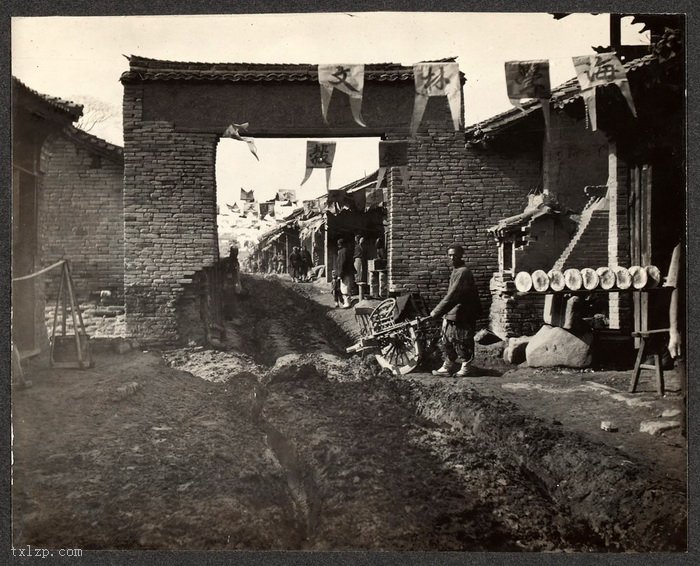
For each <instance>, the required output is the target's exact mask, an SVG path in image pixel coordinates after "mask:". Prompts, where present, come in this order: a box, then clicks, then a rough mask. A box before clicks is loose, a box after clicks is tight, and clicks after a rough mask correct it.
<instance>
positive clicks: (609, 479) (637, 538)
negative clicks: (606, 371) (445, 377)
mask: <svg viewBox="0 0 700 566" xmlns="http://www.w3.org/2000/svg"><path fill="white" fill-rule="evenodd" d="M394 383H395V385H396V386H397V387H398V389H399V390H402V391H405V392H406V394H407V395H408V396H410V398H411V399H412V403H413V405H414V407H415V410H416V412H417V413H418V414H419V415H421V416H423V417H425V418H428V419H430V420H432V421H434V422H437V423H444V424H447V425H449V426H450V427H452V428H453V429H454V430H456V431H460V432H461V433H462V435H463V436H464V437H465V438H470V439H471V441H472V442H473V443H474V444H475V447H476V448H477V450H479V451H482V452H484V453H490V454H492V455H493V457H494V458H499V459H505V460H507V461H509V462H510V463H512V464H513V465H515V466H517V467H518V468H519V469H520V473H521V474H522V477H524V478H528V479H529V481H531V482H532V484H533V485H537V486H539V489H540V490H541V492H542V494H543V495H545V496H546V497H548V498H549V499H551V501H552V504H553V505H554V507H555V508H556V509H557V514H558V519H557V524H558V528H559V529H560V530H561V531H562V533H563V534H565V535H566V533H567V532H568V533H569V535H571V534H572V533H571V531H572V529H573V531H574V532H575V536H576V538H578V539H582V540H587V541H588V542H589V543H590V544H591V547H592V548H599V549H605V550H612V551H637V552H641V551H655V550H656V551H658V550H684V549H685V548H686V544H687V537H686V527H687V514H686V513H685V509H686V492H685V487H684V486H683V485H682V484H681V483H679V482H675V481H673V480H669V479H668V478H660V477H659V478H658V479H656V474H655V472H654V470H651V469H649V467H647V466H645V465H643V464H642V463H640V462H637V461H635V460H633V459H632V458H630V457H629V456H627V455H626V454H623V453H622V452H619V451H617V450H615V449H614V448H612V447H608V446H606V445H602V444H598V443H594V442H591V441H590V440H587V439H586V438H584V437H583V436H581V435H579V434H576V433H574V432H570V431H565V430H562V429H561V428H560V427H558V426H557V425H556V424H552V423H546V422H544V421H542V420H540V419H536V418H533V417H528V416H525V415H523V414H521V413H520V412H519V411H518V410H517V409H516V408H515V406H513V405H512V404H511V403H508V402H505V401H502V400H499V399H495V398H493V397H484V396H481V395H479V394H478V393H477V392H476V391H474V390H473V389H469V388H468V386H464V384H460V383H459V382H455V383H454V385H453V387H445V386H444V384H437V383H434V382H433V383H430V382H425V381H421V380H417V379H414V380H395V381H394Z"/></svg>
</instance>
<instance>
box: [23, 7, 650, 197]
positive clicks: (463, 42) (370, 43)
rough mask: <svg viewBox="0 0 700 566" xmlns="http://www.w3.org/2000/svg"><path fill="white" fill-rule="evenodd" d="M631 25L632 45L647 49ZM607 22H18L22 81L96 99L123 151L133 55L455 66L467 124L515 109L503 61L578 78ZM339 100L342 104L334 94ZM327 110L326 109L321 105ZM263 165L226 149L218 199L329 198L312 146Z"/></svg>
mask: <svg viewBox="0 0 700 566" xmlns="http://www.w3.org/2000/svg"><path fill="white" fill-rule="evenodd" d="M630 21H631V18H629V17H626V18H623V20H622V40H623V43H625V44H633V45H635V44H643V43H648V41H649V38H648V35H647V34H646V33H644V34H640V33H639V29H640V27H641V26H632V25H631V23H630ZM608 26H609V24H608V17H607V15H597V16H594V15H591V14H574V15H571V16H569V17H567V18H564V19H563V20H554V18H553V17H552V16H551V15H550V14H544V13H507V14H506V13H501V14H499V13H476V12H473V13H470V12H459V13H458V12H451V13H428V12H357V13H318V14H264V15H260V14H258V15H252V14H251V15H221V14H218V15H215V16H201V15H199V16H121V17H119V16H110V17H94V16H90V17H31V18H13V19H12V73H13V75H14V76H16V77H17V78H19V79H20V80H21V81H22V82H24V83H25V84H26V85H27V86H29V87H30V88H33V89H35V90H37V91H39V92H41V93H44V94H48V95H51V96H58V97H61V98H65V99H68V100H71V99H74V98H76V97H90V98H93V99H97V100H100V101H102V102H104V103H105V104H106V105H108V106H109V107H111V108H113V109H114V110H115V117H114V118H113V119H110V120H109V121H107V122H105V123H102V124H99V125H98V126H96V127H95V128H94V129H93V130H92V131H91V133H92V134H94V135H97V136H100V137H102V138H104V139H106V140H107V141H110V142H112V143H115V144H118V145H122V143H123V137H122V126H121V105H122V95H123V90H122V85H121V83H120V82H119V77H120V75H121V74H122V73H123V72H124V71H126V70H128V61H127V59H126V58H125V57H124V55H132V54H133V55H140V56H143V57H151V58H155V59H167V60H175V61H201V62H250V63H313V64H317V63H338V62H342V63H387V62H392V63H401V64H404V65H411V64H413V63H415V62H417V61H429V60H436V59H443V58H445V57H457V62H458V63H459V66H460V70H461V71H462V72H463V73H464V74H465V75H466V79H467V82H466V84H465V86H464V96H465V124H467V125H469V124H474V123H476V122H479V121H481V120H484V119H486V118H489V117H490V116H493V115H494V114H498V113H499V112H503V111H505V110H508V109H509V108H512V106H511V105H510V102H509V101H508V98H507V96H506V85H505V73H504V68H503V64H504V62H506V61H511V60H518V59H520V60H527V59H549V61H550V74H551V82H552V85H553V86H554V85H557V84H560V83H562V82H564V81H566V80H568V79H570V78H572V77H573V76H575V75H574V68H573V64H572V62H571V57H573V56H576V55H585V54H590V53H593V50H592V46H598V45H608V44H609V27H608ZM335 96H339V94H336V95H335ZM319 111H320V100H319ZM377 141H378V140H377V139H376V138H357V139H339V140H337V142H338V146H337V150H336V157H335V162H334V166H333V172H332V178H331V185H332V186H333V187H339V186H342V185H344V184H347V183H349V182H351V181H353V180H355V179H357V178H359V177H361V176H363V175H364V174H365V173H371V172H372V171H374V170H375V169H376V168H377V161H378V160H377ZM256 145H257V148H258V154H259V156H260V161H259V162H258V161H256V160H255V158H254V157H253V156H252V155H251V154H250V153H249V151H248V148H247V146H246V145H245V144H244V143H241V142H235V141H233V140H224V141H222V142H221V143H220V144H219V152H218V156H217V190H218V195H219V201H220V202H232V201H233V200H235V199H237V198H238V196H239V192H240V188H241V187H242V188H245V189H248V190H250V189H254V190H255V191H256V193H255V194H256V198H257V199H259V200H266V199H269V198H271V197H272V196H274V194H275V193H276V191H277V190H278V189H289V188H293V189H296V190H297V196H298V198H300V199H305V198H313V197H316V196H319V195H321V194H322V193H323V192H324V191H325V176H324V174H323V172H322V171H315V172H314V174H313V175H312V176H311V179H309V181H308V182H307V183H306V184H304V185H303V187H301V188H300V187H299V183H300V182H301V180H302V178H303V176H304V151H305V141H304V140H299V139H296V140H279V139H260V140H257V141H256Z"/></svg>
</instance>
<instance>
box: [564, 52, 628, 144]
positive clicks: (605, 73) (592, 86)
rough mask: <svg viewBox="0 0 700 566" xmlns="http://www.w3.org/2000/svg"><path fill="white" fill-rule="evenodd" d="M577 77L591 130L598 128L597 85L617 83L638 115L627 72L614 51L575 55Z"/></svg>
mask: <svg viewBox="0 0 700 566" xmlns="http://www.w3.org/2000/svg"><path fill="white" fill-rule="evenodd" d="M573 61H574V68H575V69H576V78H577V79H578V83H579V86H580V87H581V96H582V97H583V101H584V102H585V103H586V110H587V111H588V117H589V119H590V122H591V130H597V129H598V118H597V110H596V100H595V95H596V87H599V86H603V85H609V84H615V85H617V87H618V88H619V89H620V92H621V93H622V96H624V97H625V100H626V101H627V105H628V106H629V109H630V111H631V112H632V115H633V116H635V117H636V116H637V110H636V108H635V106H634V100H633V99H632V91H631V90H630V85H629V82H628V81H627V73H626V71H625V68H624V67H623V66H622V63H620V60H619V59H618V58H617V56H616V55H615V54H614V53H595V54H593V55H581V56H579V57H574V58H573Z"/></svg>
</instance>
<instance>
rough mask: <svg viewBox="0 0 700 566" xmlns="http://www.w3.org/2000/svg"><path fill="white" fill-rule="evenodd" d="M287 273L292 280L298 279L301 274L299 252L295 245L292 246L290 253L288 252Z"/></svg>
mask: <svg viewBox="0 0 700 566" xmlns="http://www.w3.org/2000/svg"><path fill="white" fill-rule="evenodd" d="M289 275H291V277H292V281H298V280H299V277H300V275H301V254H300V253H299V248H298V247H297V246H294V247H293V248H292V253H291V254H289Z"/></svg>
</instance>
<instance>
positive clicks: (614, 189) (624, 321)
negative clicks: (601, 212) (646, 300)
mask: <svg viewBox="0 0 700 566" xmlns="http://www.w3.org/2000/svg"><path fill="white" fill-rule="evenodd" d="M607 185H608V197H607V198H608V203H609V206H610V211H609V215H608V265H609V266H612V267H615V266H618V265H622V266H625V267H629V265H630V230H629V218H628V210H627V206H628V205H627V201H628V198H629V166H628V165H627V163H626V162H625V161H624V160H623V159H622V158H621V157H620V152H619V148H618V146H617V144H616V143H615V142H610V143H609V146H608V183H607ZM628 299H629V298H628V297H626V296H623V295H621V294H620V293H610V297H609V318H610V328H615V329H623V330H625V329H628V328H629V326H630V317H631V305H630V302H629V300H628Z"/></svg>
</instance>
